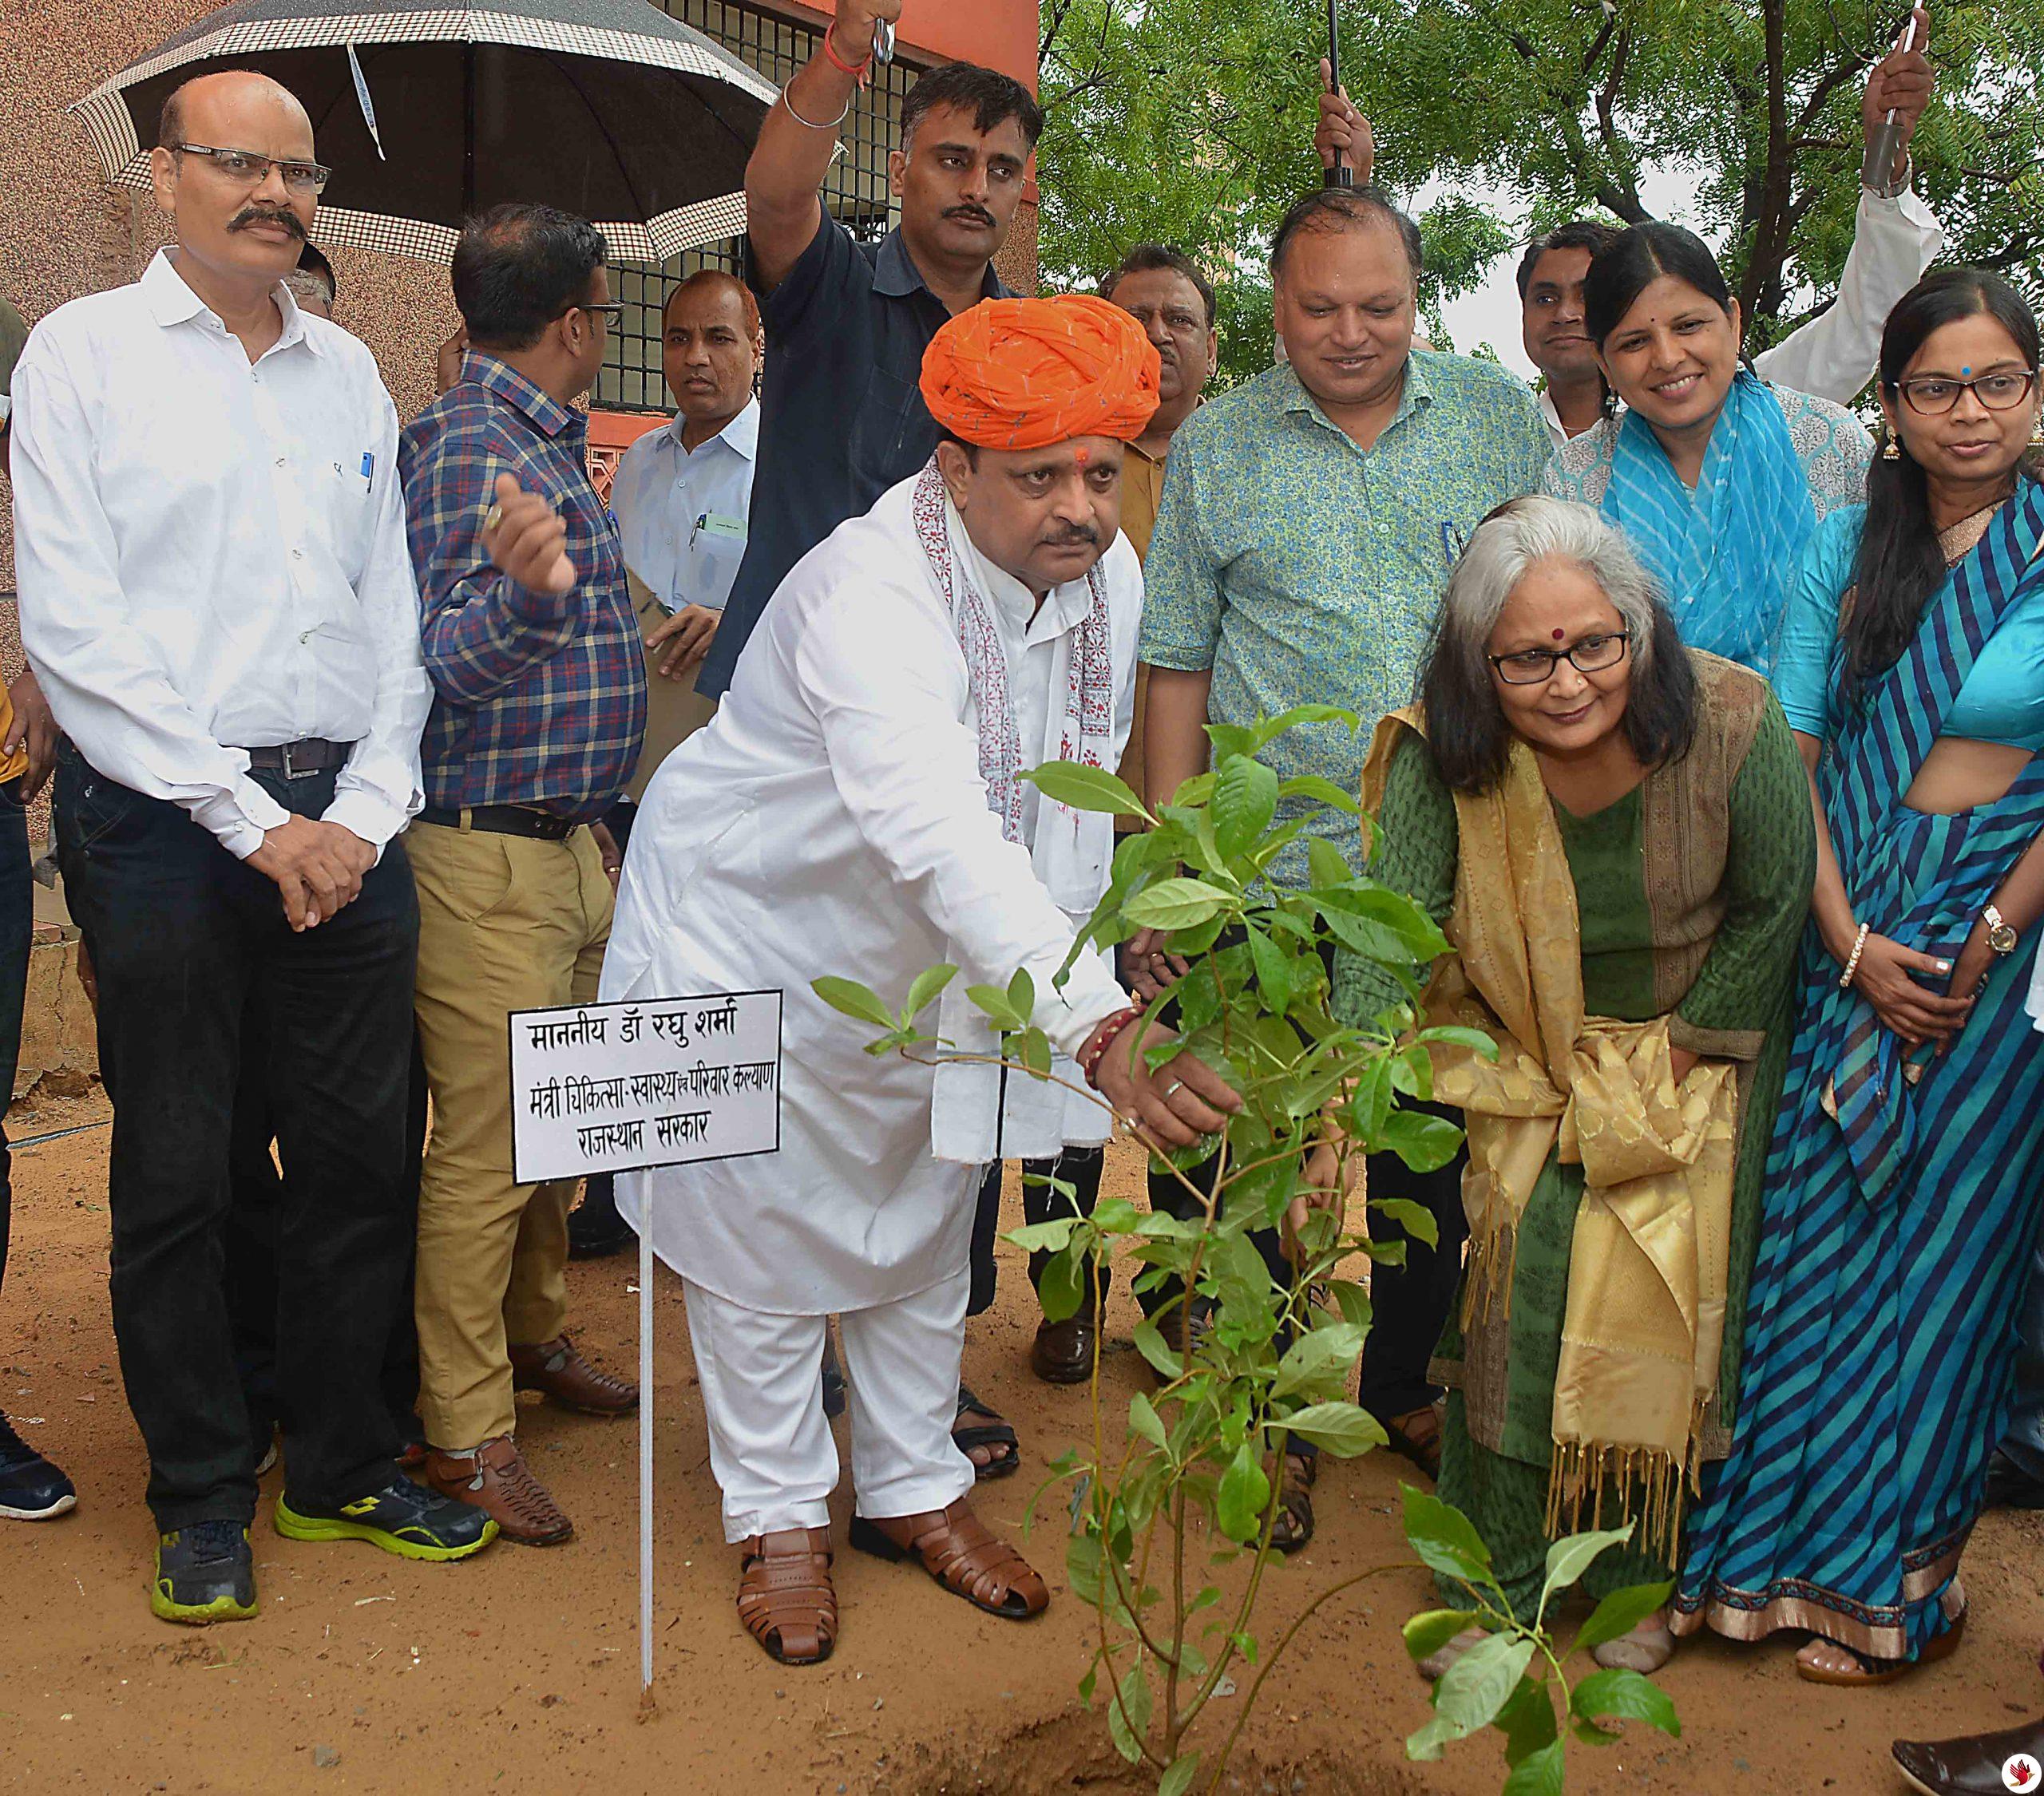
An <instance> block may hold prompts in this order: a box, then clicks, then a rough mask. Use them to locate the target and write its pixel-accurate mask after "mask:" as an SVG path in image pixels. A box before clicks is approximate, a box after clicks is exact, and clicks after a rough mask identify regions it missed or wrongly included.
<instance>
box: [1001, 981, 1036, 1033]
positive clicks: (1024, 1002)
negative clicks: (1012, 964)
mask: <svg viewBox="0 0 2044 1796" xmlns="http://www.w3.org/2000/svg"><path fill="white" fill-rule="evenodd" d="M1008 1007H1009V1008H1011V1009H1012V1011H1014V1012H1015V1015H1016V1017H1017V1018H1018V1019H1020V1020H1019V1021H1018V1022H1017V1023H1016V1025H1015V1027H1016V1028H1018V1029H1026V1028H1027V1027H1028V1026H1029V1019H1030V1018H1032V1016H1034V1015H1036V981H1035V980H1034V979H1031V978H1030V977H1029V969H1028V967H1016V969H1015V976H1014V978H1012V979H1010V980H1009V981H1008Z"/></svg>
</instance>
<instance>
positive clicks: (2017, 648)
mask: <svg viewBox="0 0 2044 1796" xmlns="http://www.w3.org/2000/svg"><path fill="white" fill-rule="evenodd" d="M1866 519H1867V508H1866V507H1865V506H1864V505H1851V506H1848V507H1846V508H1844V510H1842V511H1837V512H1832V514H1831V516H1828V517H1827V518H1825V519H1824V520H1823V521H1822V522H1821V523H1820V524H1818V525H1817V529H1816V535H1815V536H1812V537H1811V539H1810V540H1809V543H1808V545H1807V546H1806V547H1805V548H1804V551H1803V560H1802V565H1801V567H1800V569H1799V570H1798V572H1797V575H1796V590H1795V591H1794V592H1793V593H1792V595H1790V597H1789V608H1788V610H1787V611H1785V612H1784V613H1783V615H1782V619H1781V635H1780V637H1779V638H1778V639H1777V641H1776V643H1775V647H1774V668H1773V678H1774V690H1775V692H1776V694H1777V695H1778V696H1779V697H1780V698H1781V708H1782V710H1784V711H1785V712H1786V713H1787V714H1788V717H1789V727H1790V728H1792V729H1793V730H1800V731H1801V732H1802V734H1804V735H1806V736H1816V737H1819V738H1830V737H1832V736H1833V735H1835V734H1837V730H1838V726H1839V724H1840V722H1841V721H1842V720H1841V719H1840V718H1839V716H1838V715H1837V714H1836V702H1837V698H1838V690H1839V675H1840V673H1841V672H1842V671H1843V669H1844V651H1843V648H1842V647H1841V645H1840V642H1839V637H1838V627H1839V626H1838V607H1839V602H1840V600H1841V599H1843V598H1844V595H1845V591H1846V588H1847V587H1849V586H1850V585H1851V584H1852V566H1853V563H1854V561H1855V560H1856V558H1857V556H1858V555H1859V552H1860V530H1861V528H1862V526H1863V525H1864V524H1865V523H1866ZM1939 734H1941V735H1945V736H1959V737H1963V738H1966V739H1967V741H1969V742H2002V743H2006V745H2007V746H2010V747H2011V748H2020V749H2027V750H2030V753H2031V754H2037V753H2038V752H2039V751H2044V587H2039V589H2038V591H2037V592H2036V593H2035V594H2034V595H2032V596H2031V597H2030V598H2028V599H2025V600H2024V601H2022V603H2019V604H2018V606H2017V607H2015V609H2014V610H2013V611H2010V612H2009V613H2008V615H2006V617H2004V618H2003V619H2002V624H2001V627H2000V628H1999V629H1998V630H1997V631H1995V632H1994V635H1991V637H1989V638H1988V639H1987V642H1986V643H1985V644H1984V645H1983V647H1982V648H1981V651H1980V655H1979V659H1977V660H1976V661H1975V663H1973V671H1972V672H1971V673H1970V674H1967V676H1966V683H1965V684H1964V685H1963V686H1961V687H1960V688H1959V697H1958V698H1957V700H1956V701H1955V702H1954V704H1953V706H1952V708H1951V714H1950V715H1949V716H1948V717H1947V718H1945V720H1944V723H1943V728H1942V729H1941V730H1940V731H1939Z"/></svg>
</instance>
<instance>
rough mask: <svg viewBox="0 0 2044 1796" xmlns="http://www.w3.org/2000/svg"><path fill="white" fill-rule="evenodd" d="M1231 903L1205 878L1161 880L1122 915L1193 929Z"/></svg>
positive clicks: (1146, 923) (1144, 924)
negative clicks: (1195, 925)
mask: <svg viewBox="0 0 2044 1796" xmlns="http://www.w3.org/2000/svg"><path fill="white" fill-rule="evenodd" d="M1229 902H1230V899H1229V895H1228V894H1227V893H1226V892H1223V891H1222V889H1221V888H1219V887H1218V886H1217V885H1209V884H1207V883H1206V880H1189V879H1170V880H1158V881H1157V882H1156V884H1154V885H1146V886H1145V887H1143V889H1142V890H1141V891H1140V892H1137V893H1136V894H1135V896H1134V897H1132V898H1131V899H1130V900H1129V901H1128V902H1127V904H1124V905H1123V906H1122V915H1123V916H1125V917H1127V919H1128V920H1129V921H1130V922H1131V923H1132V924H1135V925H1136V927H1137V928H1141V929H1190V928H1192V927H1193V926H1194V924H1201V923H1204V922H1206V920H1207V919H1208V918H1210V917H1213V916H1218V915H1219V914H1220V911H1221V908H1222V905H1224V904H1227V903H1229ZM888 1020H889V1022H890V1023H891V1022H893V1018H891V1017H890V1018H889V1019H888Z"/></svg>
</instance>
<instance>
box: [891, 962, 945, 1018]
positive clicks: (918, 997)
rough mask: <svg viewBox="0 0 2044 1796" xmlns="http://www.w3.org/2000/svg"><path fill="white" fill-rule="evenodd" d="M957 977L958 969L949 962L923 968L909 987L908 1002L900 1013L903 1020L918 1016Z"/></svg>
mask: <svg viewBox="0 0 2044 1796" xmlns="http://www.w3.org/2000/svg"><path fill="white" fill-rule="evenodd" d="M957 976H958V969H957V967H953V966H952V965H951V964H950V963H949V962H946V963H944V964H942V965H941V966H936V967H924V968H923V970H922V971H921V972H920V973H918V974H917V975H916V980H915V983H914V984H913V985H912V986H910V987H909V1001H908V1003H906V1004H905V1005H904V1006H903V1007H902V1011H901V1015H902V1016H903V1018H904V1019H908V1018H909V1017H913V1016H915V1015H918V1014H920V1013H921V1011H922V1009H923V1007H924V1006H925V1005H926V1004H928V1003H929V1001H930V1000H931V999H933V998H934V997H936V996H937V994H938V993H939V992H941V991H943V989H944V988H945V987H946V986H947V985H949V984H950V983H951V982H952V981H953V979H956V978H957Z"/></svg>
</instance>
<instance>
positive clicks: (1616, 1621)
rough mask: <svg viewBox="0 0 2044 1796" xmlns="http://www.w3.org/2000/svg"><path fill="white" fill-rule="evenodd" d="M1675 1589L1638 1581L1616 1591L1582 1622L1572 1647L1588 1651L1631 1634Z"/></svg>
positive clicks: (1572, 1650)
mask: <svg viewBox="0 0 2044 1796" xmlns="http://www.w3.org/2000/svg"><path fill="white" fill-rule="evenodd" d="M1674 1588H1675V1587H1674V1585H1673V1584H1632V1585H1629V1586H1628V1587H1627V1588H1625V1589H1623V1590H1614V1591H1613V1592H1611V1593H1610V1595H1609V1596H1606V1598H1605V1599H1604V1600H1603V1601H1602V1602H1601V1603H1599V1604H1598V1605H1597V1607H1596V1608H1594V1609H1592V1610H1591V1611H1590V1619H1589V1620H1587V1621H1586V1622H1585V1623H1583V1632H1581V1633H1579V1634H1578V1635H1577V1636H1575V1645H1574V1646H1573V1647H1571V1648H1570V1650H1571V1652H1588V1651H1589V1650H1590V1648H1592V1647H1595V1646H1602V1644H1604V1643H1605V1642H1606V1640H1617V1639H1618V1637H1619V1636H1621V1635H1623V1634H1630V1632H1632V1631H1633V1629H1634V1628H1637V1627H1638V1625H1639V1624H1641V1623H1642V1621H1644V1620H1646V1618H1647V1617H1648V1616H1650V1615H1651V1614H1653V1612H1654V1611H1655V1610H1656V1609H1658V1608H1660V1607H1661V1605H1662V1604H1663V1603H1665V1602H1666V1601H1667V1600H1668V1598H1669V1596H1670V1593H1671V1592H1673V1591H1674Z"/></svg>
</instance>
